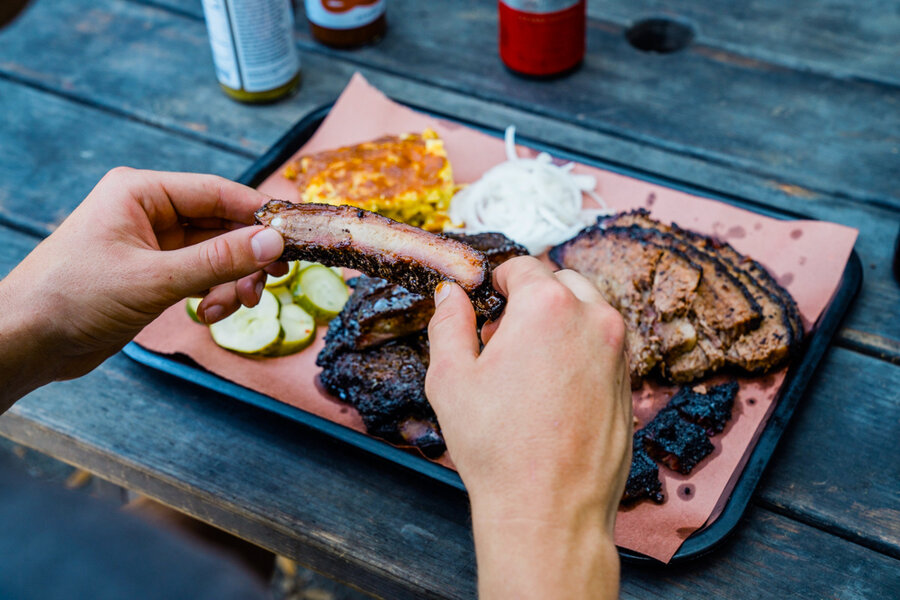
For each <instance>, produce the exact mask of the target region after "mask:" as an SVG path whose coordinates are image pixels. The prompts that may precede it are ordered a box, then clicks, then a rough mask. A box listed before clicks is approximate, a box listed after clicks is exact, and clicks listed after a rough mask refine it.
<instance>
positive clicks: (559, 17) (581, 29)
mask: <svg viewBox="0 0 900 600" xmlns="http://www.w3.org/2000/svg"><path fill="white" fill-rule="evenodd" d="M498 10H499V17H500V18H499V21H500V58H501V59H502V60H503V63H504V64H505V65H506V66H507V67H508V68H509V69H510V70H512V71H514V72H516V73H519V74H521V75H528V76H532V77H551V76H554V75H560V74H563V73H567V72H569V71H571V70H572V69H574V68H575V67H577V66H578V65H579V64H580V63H581V61H582V59H583V58H584V51H585V27H586V23H587V19H586V14H585V13H586V10H587V6H586V2H585V0H498Z"/></svg>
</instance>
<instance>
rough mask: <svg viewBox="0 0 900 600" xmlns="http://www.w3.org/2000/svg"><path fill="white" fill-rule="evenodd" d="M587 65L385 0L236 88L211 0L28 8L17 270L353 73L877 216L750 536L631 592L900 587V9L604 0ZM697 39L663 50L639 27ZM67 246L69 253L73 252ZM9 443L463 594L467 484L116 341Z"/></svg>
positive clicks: (0, 71)
mask: <svg viewBox="0 0 900 600" xmlns="http://www.w3.org/2000/svg"><path fill="white" fill-rule="evenodd" d="M589 4H590V8H589V12H590V15H591V20H590V21H589V25H588V55H587V58H586V60H585V63H584V65H583V66H582V68H581V69H580V70H579V71H577V72H576V73H575V74H573V75H571V76H569V77H566V78H564V79H561V80H558V81H552V82H545V81H530V80H523V79H520V78H517V77H515V76H513V75H511V74H509V73H508V72H506V71H505V70H504V69H503V67H502V66H501V63H500V61H499V58H498V56H497V52H496V6H495V2H493V1H492V0H444V1H442V2H419V1H417V0H391V2H390V7H389V21H390V29H389V33H388V36H387V37H386V38H385V39H384V40H383V41H382V42H381V43H380V44H378V45H376V46H374V47H370V48H365V49H362V50H358V51H353V52H339V51H334V50H330V49H327V48H324V47H322V46H319V45H317V44H315V43H314V42H313V41H312V40H311V39H310V37H309V35H308V33H307V31H306V28H305V24H304V23H303V19H302V11H299V12H300V14H299V15H298V16H299V17H300V18H299V19H298V21H299V22H300V23H301V24H300V25H299V26H298V30H297V31H298V45H299V47H300V49H301V52H302V60H303V87H302V89H301V91H300V93H299V94H298V95H297V96H295V97H293V98H291V99H290V100H287V101H285V102H282V103H279V104H275V105H271V106H265V107H248V106H242V105H239V104H236V103H234V102H232V101H230V100H228V99H226V98H225V96H224V95H223V94H222V93H221V92H220V91H219V90H218V88H217V86H216V83H215V80H214V75H213V69H212V64H211V58H210V52H209V48H208V41H207V36H206V29H205V26H204V23H203V19H202V11H201V7H200V0H35V1H34V2H33V5H32V6H31V8H30V9H29V10H28V12H27V13H26V14H24V15H23V16H22V17H21V18H20V19H19V20H18V21H17V22H16V23H14V24H13V25H12V26H10V27H9V28H8V29H6V30H4V31H2V32H0V111H2V118H0V240H2V243H0V274H5V273H7V272H8V271H9V270H10V269H11V268H12V267H13V266H14V265H15V264H16V263H18V262H19V261H20V260H21V259H22V258H23V257H24V256H25V255H26V253H27V252H28V251H30V250H31V249H32V248H33V247H34V246H35V245H36V244H37V243H38V242H39V241H40V239H41V238H42V237H43V236H46V235H47V234H49V233H50V232H51V231H52V230H53V228H54V227H55V226H56V225H57V224H59V223H60V222H61V221H62V219H63V218H64V217H65V216H66V215H67V214H68V213H69V212H70V211H71V210H72V209H73V208H74V207H75V206H76V205H77V204H78V203H79V202H80V201H81V200H82V198H83V197H84V196H85V195H86V194H87V193H88V192H89V191H90V189H91V187H92V186H93V184H94V183H95V182H96V181H97V180H98V179H99V178H100V177H101V176H102V175H103V174H104V173H105V172H106V171H107V170H108V169H110V168H112V167H114V166H116V165H120V164H127V165H131V166H135V167H143V168H151V169H166V170H181V171H200V172H212V173H218V174H222V175H225V176H231V177H236V176H237V175H238V174H239V173H240V172H241V171H242V170H243V169H245V168H246V167H247V166H248V165H249V164H250V163H252V162H253V160H254V159H256V158H257V157H259V156H260V155H261V154H262V153H263V152H264V151H265V149H266V148H267V147H268V146H269V145H270V144H272V143H273V142H274V141H275V140H276V139H277V138H278V137H279V136H280V135H281V134H282V133H283V132H284V131H285V130H286V129H287V128H288V127H289V126H290V125H292V124H293V123H294V122H295V121H297V120H298V119H299V118H300V117H302V116H303V115H304V114H306V113H307V112H308V111H310V110H312V109H313V108H314V107H317V106H320V105H322V104H324V103H327V102H330V101H332V100H333V99H334V98H335V97H336V96H337V94H338V93H339V92H340V90H341V89H342V88H343V86H344V85H345V84H346V83H347V81H348V79H349V77H350V76H351V74H352V73H353V72H354V71H357V70H359V71H361V72H362V73H363V74H364V75H365V76H366V77H367V78H368V79H369V80H370V81H371V82H373V83H374V84H375V85H376V86H377V87H379V88H381V89H382V90H384V91H385V92H387V93H388V94H389V95H391V96H392V97H394V98H396V99H398V100H401V101H405V102H410V103H413V104H416V105H419V106H427V107H432V108H433V109H435V110H437V111H439V112H442V113H447V114H453V115H460V116H464V117H465V118H466V119H469V120H471V121H474V122H476V123H480V124H483V125H486V126H490V127H494V128H502V127H504V126H506V125H507V124H509V123H515V124H516V125H517V126H518V130H519V132H520V133H521V134H523V135H525V136H528V137H530V138H534V139H538V140H541V141H543V142H546V143H550V144H554V145H557V146H560V147H565V148H571V149H573V150H575V151H578V152H582V153H584V154H587V155H589V156H592V157H596V158H599V159H602V160H606V161H610V162H612V163H616V164H621V165H627V166H629V167H632V168H635V169H638V170H640V171H644V172H647V173H652V174H657V175H661V176H663V177H667V178H670V179H673V180H677V181H684V182H689V183H691V184H693V185H696V186H699V187H701V188H706V189H709V190H713V191H715V192H717V193H721V194H725V195H729V196H734V197H739V198H744V199H747V200H749V201H751V202H754V203H758V204H759V205H760V206H772V207H777V208H782V209H787V210H791V211H796V212H799V213H803V214H806V215H809V216H810V217H812V218H818V219H826V220H830V221H835V222H838V223H843V224H845V225H849V226H852V227H856V228H858V229H859V232H860V235H859V240H858V242H857V245H856V250H857V252H858V253H859V255H860V257H861V259H862V262H863V265H864V270H865V273H864V282H863V286H862V290H861V293H860V295H859V297H858V299H857V300H856V302H855V304H854V306H853V308H852V309H851V310H850V312H849V313H848V315H847V317H846V319H845V320H844V323H843V326H842V328H841V330H840V332H839V334H838V335H837V337H836V339H835V342H834V344H833V346H832V347H831V348H830V350H829V352H828V353H827V355H826V357H825V359H824V360H823V362H822V364H821V365H820V367H819V369H818V371H817V373H816V374H815V376H814V378H813V380H812V382H811V384H810V386H809V388H808V390H807V392H806V394H805V396H804V398H803V399H802V401H801V404H800V406H799V408H798V410H797V412H796V413H795V416H794V418H793V421H792V422H791V424H790V426H789V428H788V430H787V432H786V433H785V435H784V438H783V439H782V441H781V443H780V445H779V447H778V450H777V451H776V453H775V456H774V457H773V459H772V462H771V465H770V467H769V469H768V471H767V472H766V474H765V476H764V478H763V480H762V483H761V484H760V486H759V488H758V490H757V492H756V494H755V496H754V498H753V501H752V504H751V506H750V508H749V509H748V511H747V513H746V516H745V518H744V520H743V521H742V523H741V524H740V525H739V527H738V528H737V530H736V532H735V534H734V535H733V536H732V537H731V538H730V539H729V540H728V541H727V542H726V543H725V544H724V545H723V546H721V547H720V548H718V549H717V550H716V551H715V552H714V553H712V554H711V555H709V556H708V557H705V558H702V559H700V560H697V561H696V562H693V563H690V564H686V565H682V566H676V567H668V568H660V567H653V568H646V567H637V566H631V565H625V566H624V567H623V574H622V578H623V585H622V595H623V597H626V598H657V597H663V598H694V597H710V596H712V597H735V598H779V599H780V598H788V597H790V598H795V597H797V598H824V597H829V598H830V597H835V598H876V597H881V598H888V597H898V596H900V562H898V560H900V487H898V482H900V461H898V460H897V456H896V452H897V443H898V442H897V440H898V439H900V392H898V390H900V286H898V284H897V282H896V281H895V280H894V279H893V278H892V276H891V255H892V253H893V249H894V240H895V238H896V236H897V232H898V227H900V225H898V224H900V185H898V183H900V69H898V67H897V65H898V64H900V43H898V40H900V8H898V5H897V3H895V2H887V1H883V0H873V1H871V2H865V3H857V2H852V1H851V0H828V1H822V0H797V1H795V2H790V3H787V2H781V1H778V0H757V1H755V2H752V3H748V2H728V1H725V0H695V1H693V2H675V1H674V0H591V2H590V3H589ZM648 16H662V17H666V18H673V19H676V20H678V21H679V22H681V23H685V24H688V25H689V26H691V27H692V28H693V30H694V33H695V37H694V40H693V42H692V43H691V44H690V45H689V46H688V47H687V48H685V49H683V50H681V51H678V52H673V53H669V54H658V53H651V52H644V51H640V50H638V49H636V48H634V47H632V46H631V45H630V44H629V42H628V41H627V39H626V35H625V32H626V30H627V29H628V28H629V27H630V26H631V25H632V24H633V23H635V22H637V21H639V20H641V19H643V18H646V17H648ZM67 259H68V258H67ZM0 433H2V434H3V435H4V436H7V437H9V438H12V439H13V440H15V441H17V442H19V443H21V444H24V445H27V446H30V447H33V448H35V449H37V450H40V451H42V452H45V453H48V454H50V455H52V456H55V457H58V458H60V459H61V460H63V461H66V462H69V463H72V464H75V465H79V466H81V467H84V468H86V469H88V470H90V471H92V472H94V473H97V474H98V475H100V476H101V477H103V478H105V479H108V480H110V481H112V482H115V483H117V484H120V485H122V486H125V487H127V488H129V489H132V490H136V491H138V492H141V493H144V494H147V495H149V496H152V497H153V498H156V499H158V500H160V501H162V502H163V503H165V504H168V505H171V506H173V507H175V508H177V509H178V510H181V511H183V512H185V513H188V514H190V515H193V516H195V517H197V518H199V519H202V520H203V521H206V522H208V523H211V524H213V525H215V526H217V527H220V528H222V529H225V530H227V531H230V532H233V533H234V534H236V535H238V536H240V537H242V538H245V539H248V540H251V541H253V542H255V543H257V544H259V545H260V546H263V547H265V548H268V549H270V550H272V551H275V552H277V553H279V554H282V555H285V556H288V557H292V558H295V559H297V560H298V561H299V562H301V563H303V564H306V565H309V566H311V567H312V568H314V569H316V570H319V571H322V572H324V573H327V574H329V575H330V576H332V577H334V578H337V579H340V580H343V581H346V582H349V583H350V584H352V585H353V586H355V587H358V588H361V589H363V590H366V591H369V592H371V593H373V594H376V595H378V596H382V597H385V598H423V597H434V598H472V597H474V596H475V589H476V588H475V562H474V551H473V545H472V538H471V532H470V521H469V513H468V504H467V500H466V497H465V495H464V494H462V493H460V492H457V491H455V490H453V489H451V488H448V487H447V486H445V485H443V484H440V483H437V482H434V481H431V480H429V479H426V478H423V477H420V476H417V475H414V474H412V473H410V472H408V471H406V470H404V469H402V468H400V467H396V466H393V465H391V464H389V463H386V462H384V461H382V460H380V459H378V458H375V457H373V456H371V455H368V454H366V453H364V452H362V451H359V450H356V449H353V448H349V447H347V446H345V445H343V444H341V443H339V442H337V441H334V440H332V439H330V438H328V437H326V436H324V435H322V434H318V433H316V432H314V431H310V430H308V429H307V428H305V427H302V426H299V425H297V424H295V423H293V422H290V421H287V420H285V419H282V418H279V417H277V416H275V415H272V414H269V413H266V412H264V411H261V410H258V409H255V408H252V407H249V406H246V405H243V404H241V403H239V402H237V401H234V400H232V399H230V398H227V397H224V396H220V395H217V394H216V393H213V392H209V391H206V390H204V389H201V388H199V387H195V386H192V385H190V384H187V383H184V382H182V381H180V380H178V379H176V378H174V377H171V376H167V375H164V374H161V373H159V372H156V371H153V370H150V369H148V368H146V367H143V366H141V365H139V364H137V363H135V362H133V361H132V360H130V359H128V358H126V357H125V356H122V355H117V356H115V357H113V358H112V359H110V360H109V361H107V362H106V363H105V364H104V365H103V366H101V367H100V368H99V369H97V370H96V371H95V372H93V373H92V374H90V375H88V376H87V377H84V378H82V379H80V380H77V381H72V382H67V383H58V384H53V385H50V386H47V387H45V388H43V389H40V390H38V391H36V392H34V393H33V394H31V395H30V396H28V397H26V398H25V399H23V400H22V401H21V402H19V403H18V404H17V405H16V406H15V407H14V408H13V409H12V410H11V411H10V412H9V413H8V414H6V415H4V416H3V417H2V418H0Z"/></svg>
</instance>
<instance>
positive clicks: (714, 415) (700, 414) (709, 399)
mask: <svg viewBox="0 0 900 600" xmlns="http://www.w3.org/2000/svg"><path fill="white" fill-rule="evenodd" d="M737 391H738V384H737V382H736V381H729V382H728V383H723V384H722V385H717V386H714V387H711V388H710V389H709V390H708V391H706V392H701V391H695V390H694V389H692V388H690V387H688V386H684V387H682V388H681V389H680V390H678V392H677V393H676V394H675V395H674V396H672V399H671V400H669V403H668V404H667V406H669V407H671V408H674V409H676V410H677V411H678V413H679V414H680V415H681V416H682V417H683V418H684V419H686V420H688V421H690V422H691V423H694V424H696V425H699V426H701V427H703V428H704V429H706V433H707V435H710V436H712V435H716V434H717V433H722V430H724V429H725V425H726V424H727V423H728V421H730V420H731V412H732V409H733V408H734V398H735V396H737Z"/></svg>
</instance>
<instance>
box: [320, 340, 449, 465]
mask: <svg viewBox="0 0 900 600" xmlns="http://www.w3.org/2000/svg"><path fill="white" fill-rule="evenodd" d="M326 357H327V358H328V360H324V359H323V358H325V357H323V355H322V354H320V355H319V357H318V358H317V359H316V364H317V365H319V366H320V367H322V372H321V373H320V374H319V380H320V381H321V382H322V385H323V387H324V388H325V389H326V390H327V391H328V393H330V394H332V395H334V396H336V397H338V398H340V399H341V400H343V401H344V402H347V403H349V404H351V405H352V406H353V407H354V408H356V409H357V410H358V411H359V414H360V416H361V417H362V419H363V423H364V424H365V426H366V430H367V431H368V432H369V433H370V434H372V435H375V436H378V437H381V438H383V439H386V440H388V441H390V442H394V443H397V444H411V445H415V446H417V447H420V448H421V449H422V450H423V452H426V451H427V453H428V454H426V455H428V456H440V454H442V453H443V452H444V449H445V448H444V446H443V438H441V437H440V433H439V428H438V426H437V418H436V417H435V415H434V411H433V410H432V408H431V405H430V404H428V400H427V399H426V398H425V373H426V371H427V369H428V341H427V339H425V336H424V335H416V336H411V337H407V338H402V339H397V340H393V341H390V342H388V343H386V344H383V345H381V346H376V347H374V348H368V349H365V350H359V351H345V352H342V353H338V354H336V355H335V356H326Z"/></svg>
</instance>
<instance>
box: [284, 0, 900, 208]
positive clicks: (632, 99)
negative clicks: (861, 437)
mask: <svg viewBox="0 0 900 600" xmlns="http://www.w3.org/2000/svg"><path fill="white" fill-rule="evenodd" d="M445 4H447V3H445ZM449 4H450V6H449V7H447V8H444V7H442V8H444V10H447V11H448V12H449V15H445V18H441V19H436V18H428V15H427V13H422V11H423V10H425V9H424V8H423V7H422V6H421V5H418V4H416V3H415V2H414V1H413V0H407V1H406V2H402V3H401V7H399V10H403V11H404V16H405V18H403V19H399V20H397V22H396V23H395V24H394V28H393V29H392V31H391V35H389V36H387V37H386V38H385V39H384V40H383V41H382V42H381V43H380V44H379V45H378V46H376V47H374V48H366V49H362V50H359V51H357V52H356V53H354V54H353V56H352V60H354V61H356V62H359V63H361V64H366V65H369V66H376V67H379V68H382V69H386V70H389V71H391V72H393V73H398V74H403V75H405V76H407V77H413V78H417V79H420V80H425V81H429V82H430V83H433V84H438V85H442V86H444V87H446V88H447V89H451V90H455V91H460V92H468V93H471V94H473V95H476V96H478V97H480V98H484V99H489V100H492V101H496V102H501V103H505V104H509V105H510V106H515V107H517V108H522V109H526V110H531V111H534V112H538V113H540V114H544V115H547V116H552V117H554V118H557V119H559V120H564V121H569V122H573V123H579V124H582V125H586V126H590V127H594V128H597V129H599V130H601V131H604V132H607V133H611V134H613V135H620V136H622V137H624V138H627V139H632V140H638V141H642V142H643V143H645V144H648V145H653V146H657V147H661V148H666V149H670V150H673V151H677V152H683V153H688V154H691V155H694V156H698V157H702V158H704V159H706V160H709V161H710V162H715V163H718V164H724V165H728V166H732V167H735V168H738V169H743V170H747V171H750V172H753V173H756V174H758V175H760V176H766V177H770V178H773V179H778V180H785V181H790V182H792V183H794V184H797V185H800V186H804V187H808V188H810V189H814V190H818V191H820V192H825V193H829V194H838V195H842V196H847V197H852V198H856V199H859V200H862V201H869V200H873V201H879V202H884V203H887V204H890V205H892V206H894V207H897V206H900V203H898V194H897V191H896V186H894V184H893V181H894V175H893V172H894V167H895V165H896V156H897V152H900V149H898V133H900V118H898V116H900V96H898V94H897V93H896V90H895V89H894V88H893V87H891V86H884V85H878V84H872V83H866V82H861V81H847V80H839V79H833V78H830V77H827V76H822V75H819V74H815V73H808V72H800V71H795V70H791V69H788V68H784V67H778V66H775V65H771V64H768V63H763V62H761V61H755V60H753V59H748V58H745V57H742V56H739V55H734V54H731V53H728V52H723V51H720V50H717V49H716V48H710V47H707V46H702V45H697V46H693V47H690V48H688V49H687V50H685V51H683V52H680V53H675V54H669V55H654V54H647V53H642V52H639V51H637V50H635V49H634V48H632V47H631V46H630V45H629V44H628V42H627V41H626V40H625V37H624V31H623V28H622V27H621V26H617V25H613V24H610V23H602V22H596V21H595V22H592V24H591V26H590V27H589V34H588V56H587V58H586V60H585V64H584V66H583V67H582V68H581V70H580V71H579V72H577V73H576V74H574V75H572V76H571V77H567V78H565V79H562V80H559V81H554V82H553V83H552V84H547V83H546V82H540V81H530V80H522V79H520V78H517V77H515V76H513V75H510V74H509V73H508V72H506V71H505V70H504V69H503V67H502V65H501V64H500V61H499V59H498V57H497V52H496V9H495V7H494V5H492V4H485V3H483V2H478V1H477V0H456V1H454V2H452V3H449ZM786 10H787V9H786ZM417 11H418V12H417ZM300 32H301V39H302V40H304V43H305V44H309V43H311V42H310V40H309V37H308V34H307V33H306V31H305V29H302V28H301V29H300ZM322 51H325V50H324V49H323V50H322ZM328 52H329V53H330V54H332V55H335V56H337V55H339V53H338V52H333V51H328ZM411 52H414V53H415V56H416V60H415V61H409V60H408V57H409V56H410V53H411ZM461 65H464V68H460V66H461Z"/></svg>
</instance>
